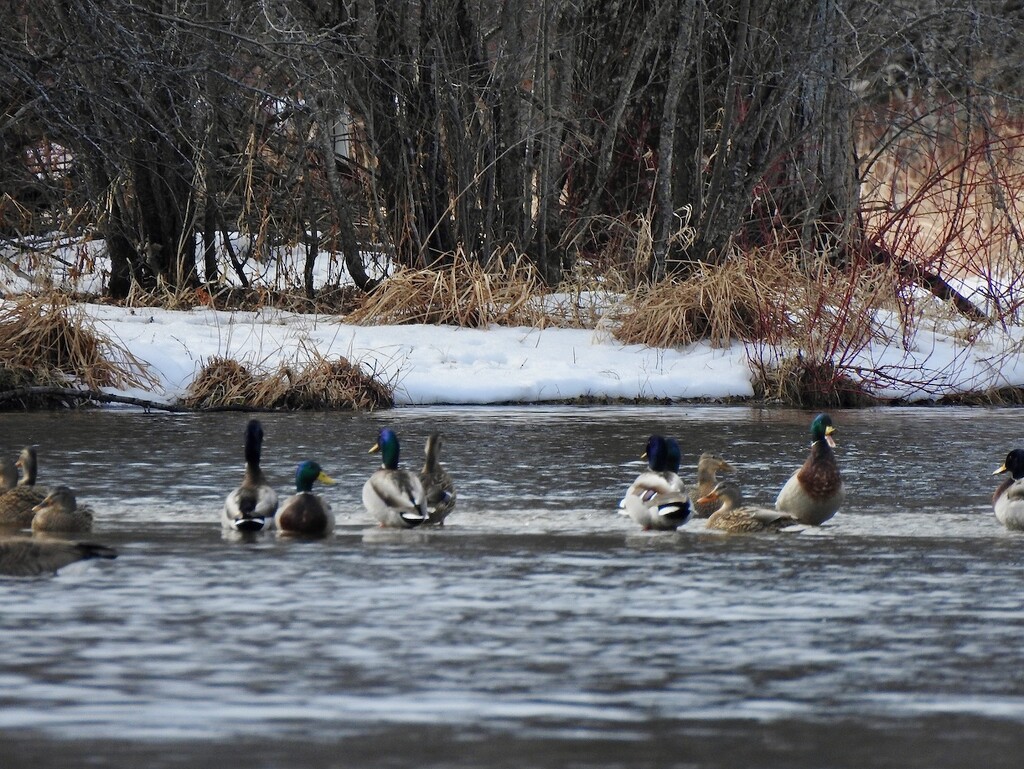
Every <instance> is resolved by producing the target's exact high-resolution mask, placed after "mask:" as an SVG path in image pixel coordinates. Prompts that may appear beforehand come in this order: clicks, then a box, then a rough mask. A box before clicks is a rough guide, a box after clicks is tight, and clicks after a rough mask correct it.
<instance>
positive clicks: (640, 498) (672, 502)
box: [619, 435, 690, 531]
mask: <svg viewBox="0 0 1024 769" xmlns="http://www.w3.org/2000/svg"><path fill="white" fill-rule="evenodd" d="M680 456H681V451H680V449H679V444H678V443H677V442H676V440H675V439H674V438H665V437H664V436H661V435H652V436H651V437H650V438H648V439H647V445H646V448H645V450H644V453H643V454H642V455H641V458H642V459H646V460H647V465H648V469H647V470H645V471H644V472H642V473H640V475H638V476H637V477H636V480H634V481H633V483H632V484H630V486H629V488H628V489H626V494H625V496H623V498H622V500H621V501H620V502H619V508H620V509H619V512H620V513H621V514H622V515H628V516H629V517H630V518H632V519H633V520H634V521H636V522H637V523H638V524H640V526H641V527H642V528H643V529H644V530H645V531H648V530H656V531H675V530H676V529H678V528H679V527H680V526H682V525H683V524H684V523H686V521H687V519H688V518H689V517H690V499H689V497H688V496H687V494H686V485H685V484H684V483H683V481H682V479H681V478H680V477H679V474H678V471H679V461H680Z"/></svg>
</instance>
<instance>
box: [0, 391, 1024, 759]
mask: <svg viewBox="0 0 1024 769" xmlns="http://www.w3.org/2000/svg"><path fill="white" fill-rule="evenodd" d="M811 416H812V415H810V414H808V413H804V412H797V411H789V410H759V409H749V408H740V407H735V408H732V407H730V408H718V407H692V408H682V407H671V408H568V407H559V408H539V407H538V408H466V409H438V408H430V409H402V410H399V411H395V412H391V413H379V414H373V415H361V414H313V415H309V414H290V415H264V416H262V417H261V419H262V420H263V422H264V426H265V429H266V433H267V439H266V443H265V446H264V466H265V469H266V471H267V473H268V475H269V476H270V477H271V479H272V480H273V481H274V482H275V485H277V486H278V488H279V489H281V490H282V491H284V490H285V489H286V488H287V486H288V481H289V479H290V476H291V475H292V473H293V472H294V467H295V465H296V463H297V462H298V461H299V460H301V459H303V458H306V457H307V456H308V457H311V458H315V459H317V460H319V461H320V462H321V464H323V465H324V467H325V469H326V470H327V471H328V472H329V473H331V475H333V476H334V477H335V478H337V479H338V481H339V483H338V485H337V486H334V487H329V488H326V489H323V493H324V495H325V496H326V497H327V498H328V499H329V500H330V501H331V503H332V505H333V506H334V509H335V510H336V512H337V513H338V515H339V529H338V531H337V533H336V535H335V536H334V537H332V538H330V539H328V540H325V541H317V542H297V541H288V540H279V539H277V538H275V537H274V536H273V535H267V536H261V537H259V538H257V539H255V540H254V541H251V542H241V541H233V540H226V539H224V537H223V536H222V534H221V531H220V528H219V524H218V522H217V520H218V518H217V516H218V513H219V508H220V505H221V503H222V500H223V497H224V495H225V494H226V492H227V491H228V490H229V489H230V488H231V487H232V486H233V485H235V484H237V483H238V481H239V480H240V477H241V464H242V458H241V442H242V432H243V428H244V424H245V421H246V419H247V418H248V417H247V416H246V415H243V414H217V415H201V416H200V415H187V416H182V415H164V414H143V413H138V412H110V411H104V412H102V413H75V414H35V415H4V416H3V417H2V425H3V433H2V437H3V441H2V444H0V445H2V448H3V450H4V451H5V452H6V453H7V454H9V455H13V453H14V452H15V451H16V450H17V449H18V448H19V447H20V446H21V445H24V444H27V443H36V444H38V446H39V456H40V483H43V484H45V483H53V482H62V483H66V484H68V485H71V486H73V487H74V488H76V489H77V490H78V491H79V496H80V499H81V500H82V501H84V502H87V503H88V504H90V505H91V506H93V507H94V509H95V510H96V513H97V522H96V527H95V531H94V534H93V535H92V538H93V539H95V540H97V541H102V542H104V543H107V544H111V545H114V546H115V547H117V548H118V549H119V551H120V553H121V555H120V557H119V558H118V559H117V560H115V561H112V562H99V563H90V564H87V565H85V564H83V565H75V566H73V567H69V568H68V569H66V570H65V571H64V572H62V573H61V574H60V575H58V576H56V577H54V578H47V579H32V580H17V579H2V580H0V601H2V606H3V609H2V611H0V638H2V643H0V745H2V755H0V765H2V766H3V767H10V766H33V767H40V766H69V765H81V766H86V765H88V766H147V767H163V766H168V767H176V766H183V767H185V766H187V767H197V766H198V767H201V766H210V767H213V766H217V767H225V766H243V765H247V766H260V767H263V766H265V767H309V766H339V767H342V766H344V767H348V766H388V767H391V766H414V765H415V766H455V767H506V766H509V767H511V766H515V767H529V766H543V767H548V766H550V767H568V766H573V767H575V766H579V767H589V766H614V767H637V766H659V767H663V766H666V765H668V766H722V767H755V766H766V767H767V766H772V767H788V766H792V767H833V766H834V767H862V766H872V767H888V766H892V767H932V766H950V767H953V766H958V767H959V766H978V767H1002V766H1006V767H1010V766H1013V767H1016V766H1018V765H1019V761H1020V759H1019V754H1020V753H1019V752H1020V749H1021V747H1024V729H1022V726H1024V644H1022V643H1021V638H1022V637H1024V605H1022V603H1024V597H1022V596H1024V594H1022V592H1021V585H1022V584H1024V557H1022V553H1024V536H1021V535H1015V534H1012V533H1009V532H1006V531H1004V530H1003V529H1002V528H1001V527H1000V526H999V524H998V523H997V522H996V521H995V519H994V517H993V515H992V513H991V507H990V503H989V497H990V495H991V491H992V489H993V487H994V486H995V485H996V479H993V478H992V477H991V473H992V471H993V470H994V469H995V468H996V467H998V465H999V464H1000V462H1002V460H1003V457H1004V456H1005V453H1006V451H1007V450H1008V449H1009V448H1010V447H1012V446H1013V445H1017V443H1021V444H1024V438H1021V436H1022V434H1024V429H1022V428H1024V411H1021V410H1015V409H988V410H983V409H886V410H868V411H851V412H838V413H835V414H834V417H835V421H836V424H837V426H838V428H839V431H838V433H837V434H836V437H837V440H838V442H839V448H838V456H839V461H840V465H841V468H842V470H843V472H844V475H845V479H846V482H847V487H848V496H849V500H850V503H849V506H848V507H847V508H846V509H845V510H844V511H842V512H841V513H840V514H839V515H838V516H837V517H836V518H835V519H833V520H832V521H830V522H829V523H828V524H827V525H826V526H824V527H822V528H821V529H820V530H816V531H814V532H809V533H804V534H798V535H790V536H768V535H765V536H746V537H741V536H733V537H729V536H721V535H713V534H711V533H707V532H702V531H701V524H700V523H699V522H692V523H690V524H688V525H687V527H686V528H685V529H684V530H682V531H681V532H679V533H678V534H645V533H642V532H639V531H637V530H636V528H635V526H634V525H633V524H632V522H631V521H629V520H628V519H626V518H624V517H622V516H618V515H616V514H615V512H614V509H615V504H616V501H617V499H618V497H619V496H620V495H621V493H622V491H623V490H624V489H625V487H626V486H627V485H628V483H629V482H630V481H631V480H632V478H633V477H634V476H635V474H636V473H637V472H638V471H639V470H640V468H641V463H640V461H639V459H638V455H639V454H640V452H641V451H642V448H643V443H644V440H645V439H646V436H647V435H648V434H649V433H651V432H663V433H668V434H672V435H676V436H678V437H679V438H680V440H681V443H682V444H683V447H684V463H687V464H688V465H689V467H688V468H687V470H688V471H689V472H692V468H693V465H694V464H695V462H696V457H697V455H698V454H699V453H700V451H702V450H713V451H716V452H718V453H721V454H723V455H724V456H726V457H727V458H728V459H729V460H730V461H731V462H732V463H733V464H734V465H735V466H736V467H737V468H738V473H737V478H738V480H740V482H741V483H742V485H743V487H744V490H745V492H746V494H747V495H748V497H750V498H752V499H753V500H754V501H757V502H760V503H762V504H770V503H771V501H772V500H773V499H774V494H775V493H776V492H777V490H778V488H779V487H781V485H782V483H783V482H784V481H785V479H786V477H787V476H788V474H789V473H790V472H791V471H792V470H793V469H794V468H795V467H796V466H797V465H798V464H799V463H800V462H801V461H802V459H803V456H804V455H805V453H806V447H807V443H808V436H807V427H808V424H809V422H810V417H811ZM383 424H390V425H392V426H393V427H395V428H396V430H397V431H398V432H399V435H400V436H401V437H402V438H403V463H404V464H407V465H409V466H415V465H417V464H418V462H419V461H420V458H421V456H422V442H423V440H424V439H425V437H426V435H427V433H428V432H429V431H431V430H433V429H440V430H442V431H443V432H444V434H445V436H446V444H445V450H444V460H445V462H446V463H447V465H448V466H449V469H450V470H451V472H452V475H453V476H454V478H455V481H456V484H457V486H458V491H459V502H458V506H457V507H456V511H455V512H454V513H453V514H452V516H451V518H450V519H449V525H447V526H446V527H444V529H442V530H436V529H434V530H430V531H423V530H415V531H412V532H399V533H393V534H391V533H387V532H381V531H379V530H375V529H373V528H372V527H371V525H370V523H371V522H370V520H369V518H368V517H367V515H366V514H365V513H364V512H362V511H361V507H360V490H361V486H362V482H363V481H364V480H365V478H366V477H367V476H368V475H369V473H370V472H372V470H373V469H374V467H375V463H376V461H377V460H376V458H375V457H374V456H368V455H367V453H366V452H367V449H368V448H369V447H370V445H372V443H373V441H374V439H375V435H376V430H377V429H378V428H379V427H380V426H381V425H383ZM1004 436H1005V437H1004Z"/></svg>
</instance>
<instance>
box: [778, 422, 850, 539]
mask: <svg viewBox="0 0 1024 769" xmlns="http://www.w3.org/2000/svg"><path fill="white" fill-rule="evenodd" d="M834 432H835V427H833V425H832V418H831V417H830V416H829V415H828V414H818V416H816V417H815V418H814V421H813V422H811V441H812V443H811V451H810V454H808V455H807V459H806V460H805V461H804V463H803V465H802V466H801V467H800V469H799V470H797V471H796V472H795V473H793V475H791V476H790V478H789V480H788V481H786V485H785V486H783V487H782V491H780V492H779V496H778V498H777V499H776V500H775V509H776V510H778V511H779V512H780V513H786V514H787V515H791V516H792V517H794V518H796V519H797V520H798V521H800V523H806V524H810V525H812V526H820V525H821V524H823V523H824V522H825V521H827V520H828V519H829V518H831V517H832V516H833V515H835V514H836V511H837V510H839V507H840V506H841V505H842V504H843V501H844V500H845V498H846V491H845V490H844V489H843V478H842V476H841V475H840V474H839V466H838V465H837V464H836V455H835V452H833V451H832V449H833V448H834V447H835V445H836V443H835V440H834V439H833V438H832V433H834Z"/></svg>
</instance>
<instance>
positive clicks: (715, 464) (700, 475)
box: [690, 452, 733, 518]
mask: <svg viewBox="0 0 1024 769" xmlns="http://www.w3.org/2000/svg"><path fill="white" fill-rule="evenodd" d="M732 471H733V467H732V465H730V464H729V463H728V462H726V461H725V460H724V459H722V458H721V457H719V456H716V455H715V454H710V453H708V452H704V453H703V454H701V455H700V459H699V460H697V485H696V486H694V487H693V488H691V489H690V498H691V500H692V507H693V517H694V518H707V517H708V516H710V515H711V514H712V513H713V512H715V505H714V504H713V503H712V504H708V503H703V502H701V499H702V498H703V497H705V496H706V495H707V494H710V493H711V490H712V489H714V488H715V486H716V485H717V484H718V473H731V472H732Z"/></svg>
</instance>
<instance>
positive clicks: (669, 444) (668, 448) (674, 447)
mask: <svg viewBox="0 0 1024 769" xmlns="http://www.w3.org/2000/svg"><path fill="white" fill-rule="evenodd" d="M682 461H683V451H682V449H680V448H679V442H678V441H677V440H676V439H675V438H666V439H665V470H667V471H669V472H671V473H678V472H679V464H680V463H681V462H682Z"/></svg>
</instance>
